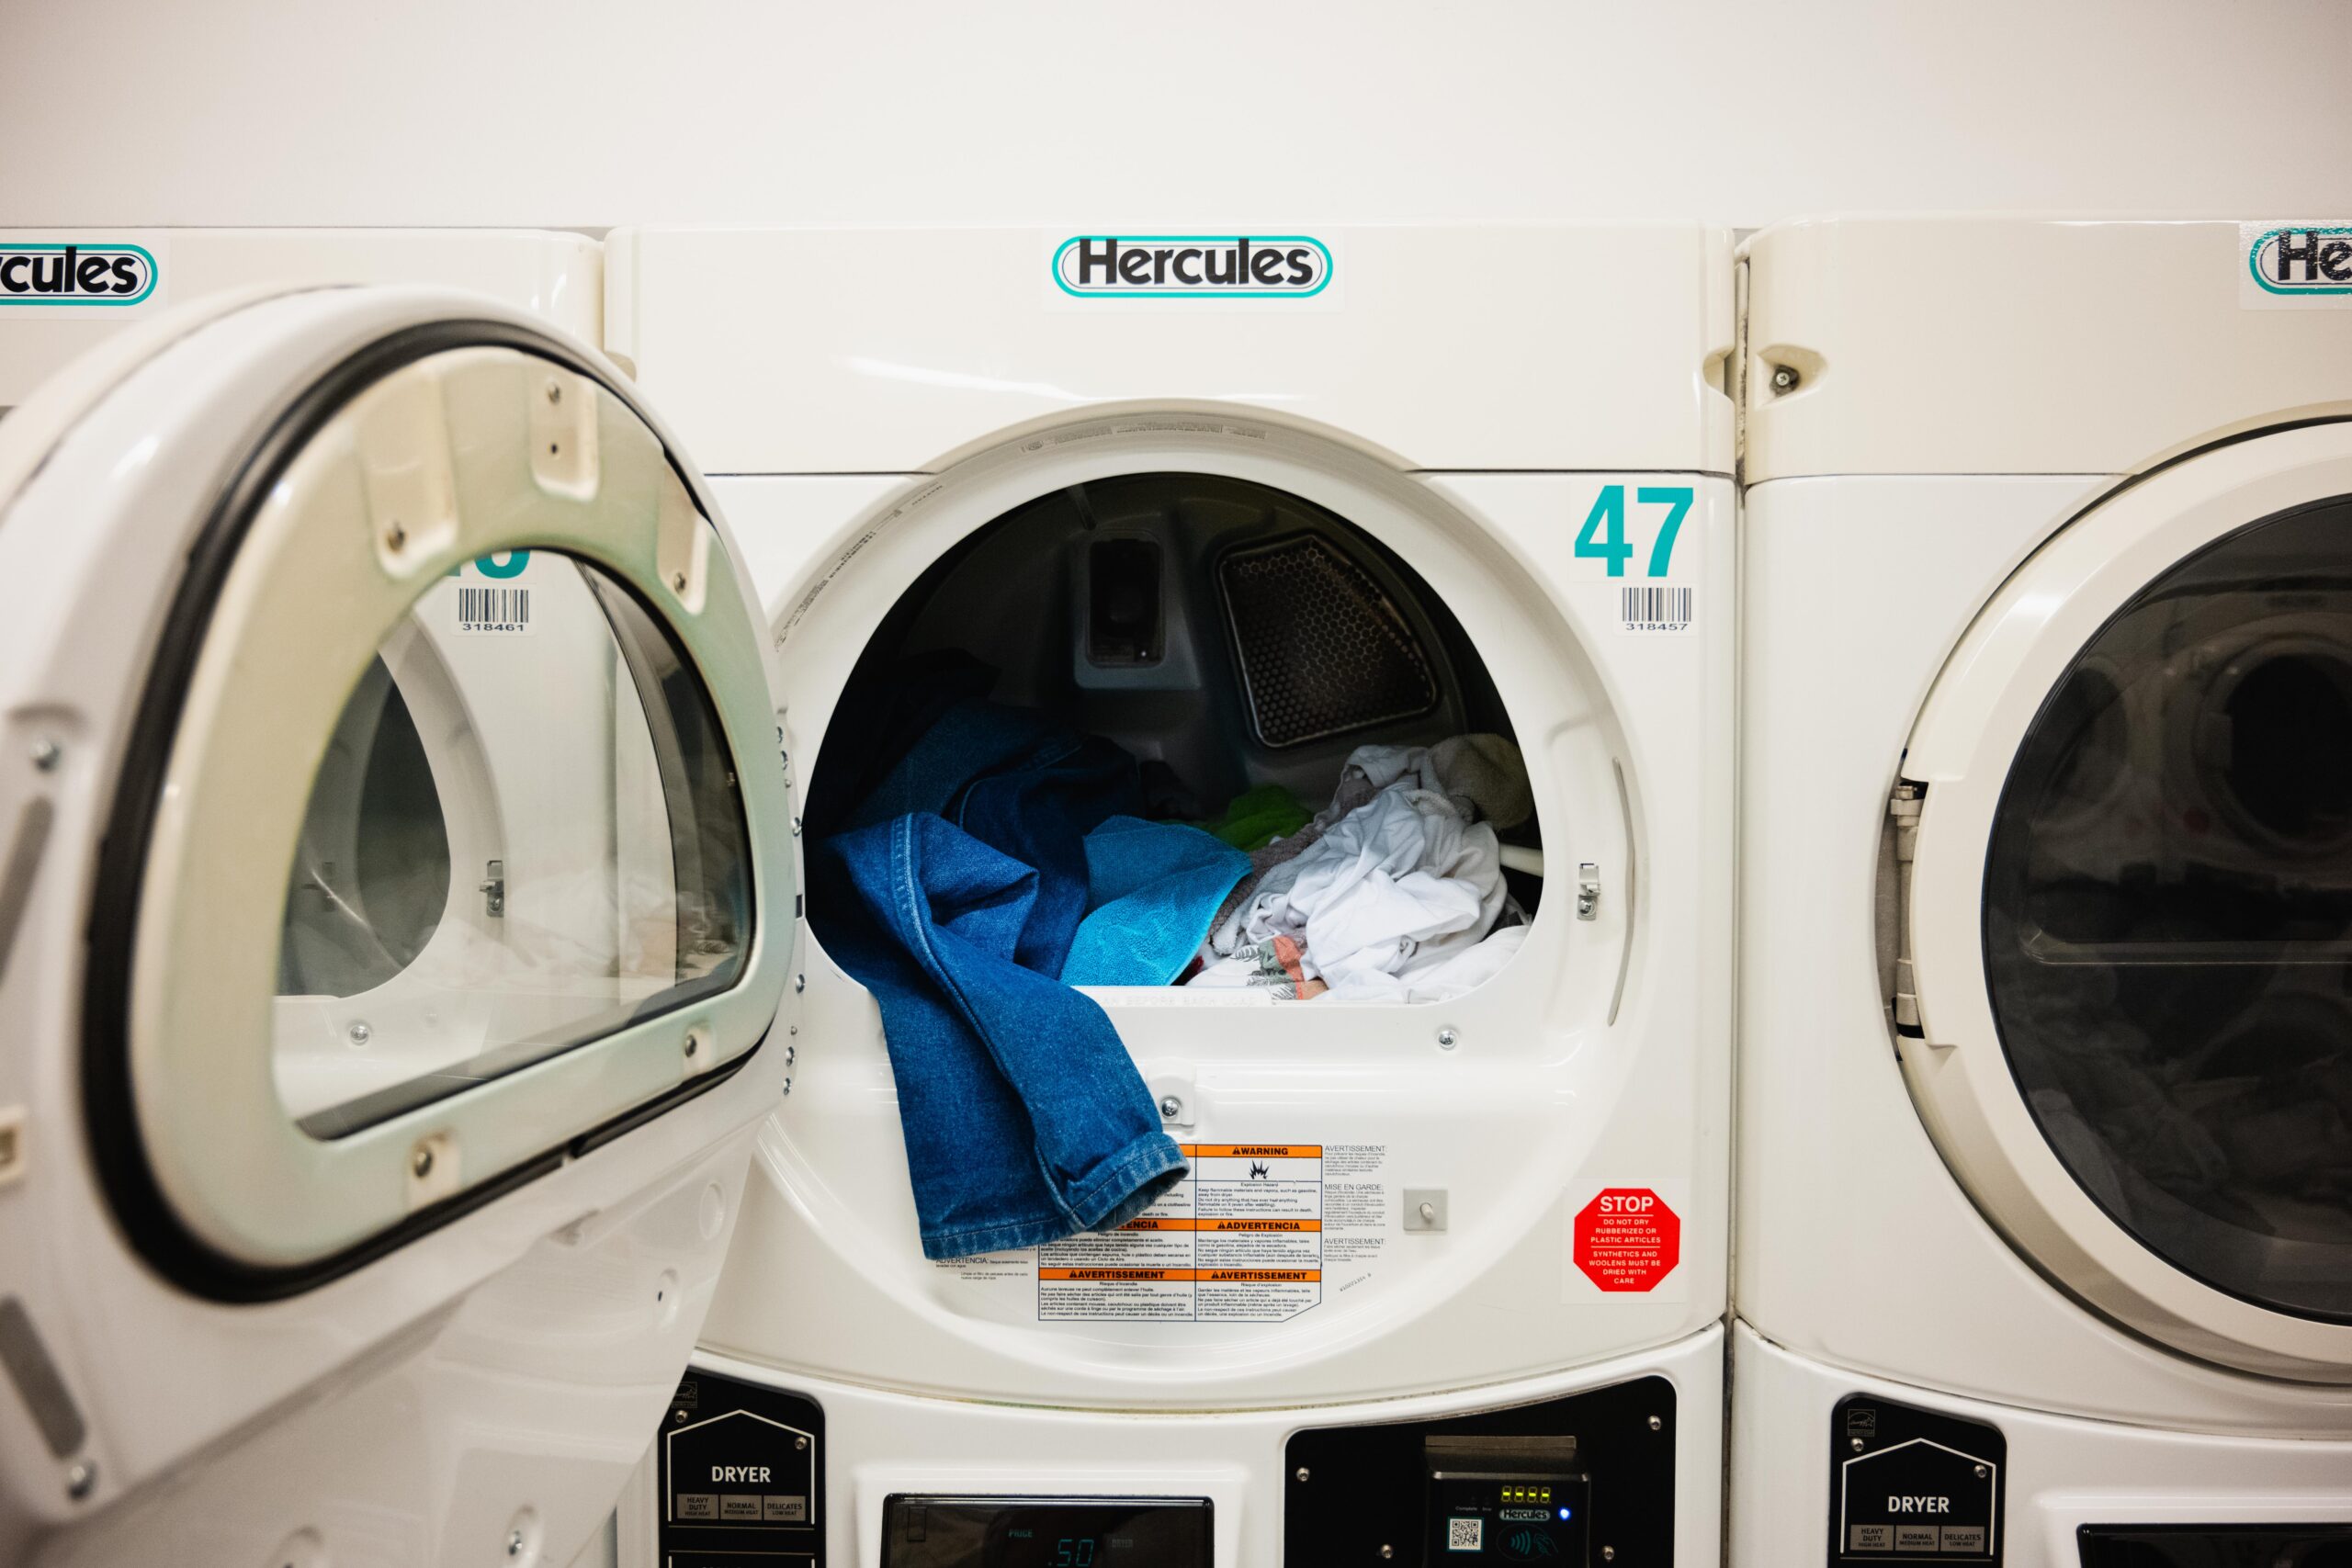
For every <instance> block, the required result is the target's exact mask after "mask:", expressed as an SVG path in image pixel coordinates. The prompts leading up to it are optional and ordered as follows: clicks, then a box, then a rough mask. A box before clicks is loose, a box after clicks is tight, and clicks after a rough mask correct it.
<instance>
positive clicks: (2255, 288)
mask: <svg viewBox="0 0 2352 1568" xmlns="http://www.w3.org/2000/svg"><path fill="white" fill-rule="evenodd" d="M2238 240H2239V248H2240V250H2241V252H2242V253H2243V255H2242V261H2243V265H2244V267H2245V271H2244V272H2243V274H2242V275H2241V276H2240V278H2239V283H2238V303H2239V304H2240V305H2242V306H2244V307H2245V308H2247V309H2249V310H2279V309H2293V308H2297V307H2307V306H2312V305H2317V306H2322V307H2332V308H2334V309H2335V310H2344V309H2346V308H2352V223H2342V222H2334V223H2242V224H2240V225H2239V226H2238Z"/></svg>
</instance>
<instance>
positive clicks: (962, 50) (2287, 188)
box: [0, 0, 2352, 228]
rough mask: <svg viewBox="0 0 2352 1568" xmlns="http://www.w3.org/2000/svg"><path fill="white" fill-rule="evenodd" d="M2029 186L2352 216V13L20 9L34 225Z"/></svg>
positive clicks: (1093, 210)
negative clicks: (2345, 213)
mask: <svg viewBox="0 0 2352 1568" xmlns="http://www.w3.org/2000/svg"><path fill="white" fill-rule="evenodd" d="M1992 208H2008V209H2076V210H2086V211H2088V210H2097V211H2105V212H2115V211H2125V210H2143V211H2165V212H2186V211H2193V210H2200V209H2201V210H2207V211H2216V212H2219V211H2229V212H2244V213H2248V214H2262V215H2278V216H2288V215H2309V214H2315V213H2319V212H2322V211H2332V212H2334V213H2336V214H2339V215H2340V214H2342V213H2344V212H2346V211H2347V210H2352V3H2346V0H2236V3H2227V0H2211V3H2207V4H2188V3H2185V0H1936V3H1928V0H1791V3H1774V4H1766V3H1762V0H1752V3H1749V4H1718V5H1703V6H1702V5H1695V4H1674V3H1671V0H1607V3H1600V4H1595V3H1578V4H1574V5H1548V6H1546V5H1535V4H1521V5H1495V4H1489V5H1476V4H1470V3H1467V0H1455V3H1450V4H1449V3H1443V0H1413V3H1395V0H1355V3H1350V0H1290V3H1284V0H1265V3H1262V4H1238V3H1234V0H1162V3H1161V4H1158V5H1150V6H1137V5H1119V4H1115V3H1113V0H1052V3H1049V0H995V3H985V0H954V3H942V0H932V3H926V4H912V3H897V0H839V3H838V4H833V5H828V6H817V5H812V4H809V3H807V0H786V3H779V4H758V3H752V0H739V3H737V4H731V5H730V4H722V3H719V0H670V3H667V4H660V3H652V4H645V5H641V6H629V5H624V4H618V3H616V0H532V3H529V4H521V3H516V0H357V3H343V0H311V3H303V4H297V3H294V0H215V3H213V4H209V5H207V4H199V3H196V0H177V3H175V4H172V3H166V0H80V3H69V0H0V223H21V224H41V225H53V224H65V223H113V224H126V225H128V224H134V223H137V224H239V223H254V224H338V223H353V224H379V223H387V224H533V225H550V226H571V227H586V228H600V227H603V226H605V225H609V224H614V223H619V222H627V221H630V220H705V221H728V222H755V221H765V222H774V221H791V220H868V221H871V220H880V221H896V220H909V221H913V220H922V221H933V222H936V221H961V220H988V221H1007V220H1013V221H1020V220H1032V219H1035V220H1058V219H1070V218H1074V217H1075V216H1077V215H1079V214H1107V213H1108V212H1109V211H1111V210H1113V209H1117V210H1119V211H1120V212H1121V213H1122V216H1123V218H1124V216H1125V214H1127V213H1136V215H1137V216H1144V215H1153V216H1158V217H1160V218H1163V219H1164V218H1165V217H1166V216H1167V215H1169V214H1182V215H1186V216H1188V217H1191V218H1196V219H1199V220H1210V219H1216V220H1250V221H1258V220H1261V215H1264V216H1266V217H1273V216H1281V217H1283V219H1284V220H1291V221H1296V220H1302V219H1305V220H1315V221H1322V222H1331V221H1346V220H1366V219H1374V218H1380V219H1404V220H1412V219H1450V218H1490V219H1535V218H1554V217H1562V216H1572V217H1659V216H1670V217H1688V216H1700V217H1707V218H1713V219H1716V220H1723V221H1728V222H1732V223H1736V224H1741V225H1755V224H1759V223H1762V222H1765V221H1768V220H1772V219H1774V218H1778V217H1784V216H1789V215H1792V214H1795V213H1799V212H1809V211H1823V210H1832V209H1843V210H1854V209H1992ZM1136 209H1143V212H1140V213H1137V212H1136Z"/></svg>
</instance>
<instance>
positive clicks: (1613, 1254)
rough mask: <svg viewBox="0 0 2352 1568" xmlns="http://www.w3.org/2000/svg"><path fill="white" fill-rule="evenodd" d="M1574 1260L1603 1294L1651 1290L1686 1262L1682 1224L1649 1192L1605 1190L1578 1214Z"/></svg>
mask: <svg viewBox="0 0 2352 1568" xmlns="http://www.w3.org/2000/svg"><path fill="white" fill-rule="evenodd" d="M1575 1257H1576V1261H1577V1268H1579V1269H1583V1270H1584V1272H1585V1278H1587V1279H1589V1280H1591V1281H1592V1282H1593V1283H1594V1284H1596V1285H1598V1286H1600V1288H1601V1289H1602V1290H1604V1291H1647V1290H1654V1289H1656V1288H1657V1282H1658V1281H1659V1280H1663V1279H1665V1278H1666V1277H1667V1276H1668V1274H1670V1273H1672V1272H1673V1271H1674V1266H1675V1264H1676V1263H1677V1262H1679V1260H1680V1259H1681V1257H1682V1222H1681V1220H1679V1218H1677V1217H1676V1215H1675V1213H1674V1211H1673V1210H1672V1209H1669V1208H1668V1207H1667V1206H1666V1200H1665V1199H1663V1198H1661V1197H1659V1196H1658V1195H1657V1193H1655V1192H1653V1191H1651V1190H1649V1189H1648V1188H1646V1187H1605V1188H1603V1189H1601V1190H1600V1192H1599V1193H1598V1194H1596V1195H1595V1196H1594V1198H1593V1200H1592V1201H1591V1202H1589V1203H1587V1204H1586V1205H1585V1206H1584V1207H1583V1208H1581V1209H1579V1210H1577V1223H1576V1240H1575Z"/></svg>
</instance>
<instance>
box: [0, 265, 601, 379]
mask: <svg viewBox="0 0 2352 1568" xmlns="http://www.w3.org/2000/svg"><path fill="white" fill-rule="evenodd" d="M77 242H78V243H80V244H83V245H89V246H98V247H106V246H114V245H136V246H138V247H140V248H141V249H142V250H144V251H145V252H147V253H148V254H150V255H151V256H152V257H153V261H154V271H155V277H154V288H153V290H152V291H151V292H149V293H147V294H146V295H144V296H142V297H141V298H140V299H139V300H138V302H137V303H136V304H134V305H131V306H130V307H128V308H125V307H121V306H117V305H111V304H107V303H103V302H98V303H90V304H73V303H67V304H62V305H51V304H47V303H36V302H33V297H29V296H28V297H24V298H17V297H6V298H0V408H6V407H8V406H10V405H12V404H16V403H20V402H22V401H24V400H25V399H26V398H27V397H28V396H29V395H31V392H32V389H34V387H36V386H38V385H39V384H40V382H41V381H42V380H44V379H45V378H48V377H49V376H50V375H51V374H52V373H53V372H55V371H57V370H59V369H61V368H62V367H64V365H65V363H66V361H68V360H70V359H72V358H73V357H74V355H78V354H80V353H81V352H82V351H83V350H85V349H86V348H88V347H89V346H90V345H92V344H95V343H96V342H98V341H99V340H100V339H102V338H105V337H107V336H109V335H111V334H112V333H115V332H116V331H118V330H119V329H120V328H121V327H122V326H124V325H126V324H128V323H129V322H130V321H137V320H140V319H141V318H142V317H144V316H146V315H148V314H151V313H153V312H154V311H158V310H165V309H168V308H169V307H171V306H173V305H179V304H185V303H187V301H188V300H190V299H200V298H202V297H203V296H205V295H208V294H217V293H220V291H222V290H224V289H232V288H283V287H288V286H300V285H305V284H331V283H413V284H423V285H428V286H432V287H436V288H463V289H467V290H469V291H470V292H472V293H476V294H483V295H487V296H489V297H490V298H491V299H496V300H498V301H499V302H500V303H501V304H503V305H506V306H508V307H509V308H511V309H513V310H523V311H526V312H528V313H529V314H531V315H533V316H536V317H537V318H538V319H540V320H541V321H546V322H547V323H548V325H550V326H552V327H555V328H556V329H557V330H559V331H560V332H566V333H571V335H572V336H573V337H576V338H578V339H580V340H581V341H582V342H583V343H587V344H594V343H596V342H597V341H598V340H599V339H600V338H601V337H602V335H603V332H604V313H605V300H604V247H603V246H601V245H599V244H598V243H596V242H595V241H594V240H592V239H590V238H588V237H587V236H586V235H584V234H564V233H551V232H547V231H533V230H522V229H119V228H108V227H105V226H97V227H91V226H86V225H85V226H80V227H74V228H62V229H6V230H0V258H5V256H6V254H7V250H8V247H10V246H14V245H25V244H60V245H62V244H73V243H77ZM102 298H103V297H101V299H102Z"/></svg>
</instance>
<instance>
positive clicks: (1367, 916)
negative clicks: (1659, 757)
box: [1183, 735, 1535, 1002]
mask: <svg viewBox="0 0 2352 1568" xmlns="http://www.w3.org/2000/svg"><path fill="white" fill-rule="evenodd" d="M1263 793H1264V792H1262V791H1261V792H1253V794H1257V795H1262V794H1263ZM1534 812H1535V798H1534V796H1533V795H1532V793H1531V792H1530V790H1529V788H1528V783H1527V767H1526V763H1525V762H1524V761H1522V760H1521V757H1520V754H1519V748H1518V747H1516V746H1514V745H1512V744H1511V742H1510V741H1509V740H1508V739H1504V738H1503V737H1502V736H1499V735H1457V736H1455V737H1453V739H1450V740H1444V741H1441V742H1440V743H1439V744H1437V745H1435V746H1428V747H1422V746H1413V747H1405V746H1362V747H1358V748H1357V749H1356V750H1355V751H1354V753H1353V754H1351V756H1350V757H1349V758H1348V761H1347V764H1346V766H1345V767H1343V768H1342V769H1341V770H1340V787H1339V790H1338V792H1337V793H1336V794H1335V795H1333V797H1332V800H1331V804H1330V805H1329V807H1325V808H1324V809H1323V810H1322V811H1320V812H1318V813H1317V815H1316V816H1315V817H1314V818H1312V819H1311V820H1308V821H1306V823H1304V824H1302V825H1301V826H1300V827H1299V828H1298V829H1296V830H1295V831H1293V832H1291V833H1289V834H1287V835H1286V836H1279V837H1275V838H1273V839H1272V840H1269V841H1268V842H1266V843H1265V844H1264V845H1263V847H1261V848H1257V849H1255V850H1254V851H1253V852H1252V853H1251V854H1250V873H1249V874H1248V875H1246V876H1244V877H1242V878H1241V879H1240V881H1239V882H1238V883H1237V884H1236V885H1235V886H1234V888H1233V890H1232V891H1231V892H1230V893H1229V894H1227V897H1226V898H1225V901H1224V903H1223V904H1221V905H1220V906H1218V908H1217V911H1216V915H1215V917H1214V918H1213V919H1212V920H1211V921H1210V925H1209V931H1208V934H1207V936H1206V937H1205V938H1204V940H1203V942H1202V943H1201V947H1200V950H1199V953H1197V954H1196V955H1195V957H1194V960H1193V966H1192V967H1191V968H1190V969H1188V970H1187V972H1186V975H1185V976H1184V978H1183V984H1185V985H1188V986H1248V987H1262V988H1265V989H1268V990H1271V991H1272V993H1273V994H1275V995H1277V996H1281V997H1295V998H1302V999H1304V998H1313V997H1317V996H1331V997H1339V998H1354V999H1360V1000H1380V1001H1408V1002H1433V1001H1444V1000H1448V999H1450V998H1453V997H1457V996H1460V995H1461V994H1462V993H1464V991H1468V990H1470V989H1472V988H1473V987H1476V986H1479V985H1481V984H1483V983H1485V982H1486V981H1487V979H1488V978H1489V977H1491V976H1493V975H1495V974H1496V973H1497V972H1498V971H1499V970H1500V969H1501V968H1502V966H1503V965H1504V964H1507V963H1509V962H1510V957H1511V955H1512V954H1513V953H1517V952H1518V951H1519V947H1520V943H1521V942H1522V941H1524V940H1525V938H1526V935H1527V924H1526V916H1525V915H1524V914H1523V913H1521V911H1520V909H1519V908H1518V906H1517V904H1516V903H1515V902H1513V900H1512V899H1511V897H1510V890H1509V889H1508V888H1507V887H1506V886H1504V883H1503V868H1502V846H1501V844H1500V842H1499V840H1498V839H1497V838H1496V833H1497V831H1498V829H1505V830H1507V829H1512V828H1516V827H1518V826H1519V825H1520V824H1521V823H1522V822H1525V821H1526V820H1527V819H1528V818H1530V817H1532V816H1533V815H1534ZM1227 815H1228V816H1230V815H1231V811H1230V808H1228V812H1227Z"/></svg>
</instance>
